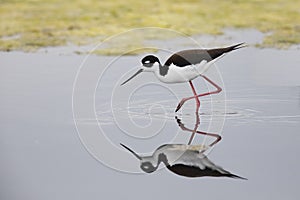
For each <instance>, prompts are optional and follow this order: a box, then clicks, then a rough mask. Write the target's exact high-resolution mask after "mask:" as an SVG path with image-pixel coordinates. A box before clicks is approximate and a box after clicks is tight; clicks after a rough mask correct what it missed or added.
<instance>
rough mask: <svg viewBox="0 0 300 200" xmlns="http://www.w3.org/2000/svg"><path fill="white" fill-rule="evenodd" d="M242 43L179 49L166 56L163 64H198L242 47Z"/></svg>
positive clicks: (181, 65)
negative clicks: (168, 56)
mask: <svg viewBox="0 0 300 200" xmlns="http://www.w3.org/2000/svg"><path fill="white" fill-rule="evenodd" d="M243 44H244V43H240V44H236V45H233V46H230V47H225V48H216V49H191V50H183V51H179V52H177V53H175V54H173V55H172V56H171V57H170V58H168V60H167V61H166V63H165V66H170V65H171V64H172V63H173V64H174V65H176V66H178V67H184V66H187V65H191V64H193V65H195V64H199V63H200V62H201V61H203V60H206V61H207V62H209V61H211V60H214V59H216V58H218V57H220V56H221V55H223V54H224V53H228V52H230V51H232V50H236V49H239V48H242V47H244V46H243Z"/></svg>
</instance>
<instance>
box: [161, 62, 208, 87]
mask: <svg viewBox="0 0 300 200" xmlns="http://www.w3.org/2000/svg"><path fill="white" fill-rule="evenodd" d="M210 65H211V63H210V62H207V61H206V60H203V61H201V63H199V64H197V65H188V66H185V67H178V66H176V65H174V64H171V65H170V66H169V70H168V72H167V74H166V75H165V76H162V75H161V74H159V73H156V76H157V77H158V79H159V80H160V81H162V82H164V83H184V82H188V81H190V80H193V79H195V78H197V77H198V76H200V75H201V74H203V73H204V72H205V71H206V70H207V69H208V68H209V67H210Z"/></svg>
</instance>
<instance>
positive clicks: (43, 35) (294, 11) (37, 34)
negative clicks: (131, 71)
mask: <svg viewBox="0 0 300 200" xmlns="http://www.w3.org/2000/svg"><path fill="white" fill-rule="evenodd" d="M0 4H1V6H0V17H1V26H0V38H1V39H0V50H1V51H11V50H23V51H34V50H37V49H39V48H41V47H47V46H62V45H67V44H68V43H74V44H77V45H85V44H89V43H92V42H95V41H101V40H103V39H104V38H106V37H109V36H111V35H114V34H118V33H120V32H123V31H126V30H128V29H131V28H140V27H161V28H169V29H173V30H176V31H179V32H183V33H185V34H188V35H193V34H222V30H223V29H224V28H227V27H233V28H255V29H258V30H260V31H262V32H264V33H270V34H268V36H267V37H266V38H265V39H264V42H263V44H262V45H263V46H268V47H278V48H282V47H288V46H290V45H291V44H299V43H300V24H299V22H300V9H299V6H298V5H300V1H299V0H267V1H260V0H256V1H253V0H252V1H242V0H235V1H233V0H231V1H217V0H200V1H192V0H190V1H187V0H185V1H176V0H166V1H159V0H153V1H138V0H127V1H123V0H115V1H98V0H84V1H82V0H72V1H69V0H65V1H59V0H23V1H17V0H0ZM153 37H154V38H155V37H156V36H155V35H154V36H153ZM157 38H159V36H157ZM129 39H130V38H129ZM130 40H134V38H132V39H130ZM136 45H137V46H138V47H139V46H141V44H140V43H138V42H137V44H136ZM105 52H108V53H110V54H113V53H114V51H113V50H108V51H103V52H102V53H104V54H105Z"/></svg>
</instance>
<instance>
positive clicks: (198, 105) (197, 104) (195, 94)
mask: <svg viewBox="0 0 300 200" xmlns="http://www.w3.org/2000/svg"><path fill="white" fill-rule="evenodd" d="M189 83H190V86H191V88H192V90H193V93H194V96H195V97H196V98H195V100H196V112H197V113H198V111H199V108H200V100H199V98H198V97H197V92H196V90H195V88H194V85H193V83H192V81H189Z"/></svg>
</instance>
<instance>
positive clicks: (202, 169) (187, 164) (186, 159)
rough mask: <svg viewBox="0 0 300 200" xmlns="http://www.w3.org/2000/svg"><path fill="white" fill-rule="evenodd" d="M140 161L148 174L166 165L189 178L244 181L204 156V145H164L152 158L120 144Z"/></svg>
mask: <svg viewBox="0 0 300 200" xmlns="http://www.w3.org/2000/svg"><path fill="white" fill-rule="evenodd" d="M120 145H121V146H122V147H124V148H125V149H127V150H128V151H129V152H131V153H132V154H133V155H134V156H135V157H136V158H137V159H138V160H140V168H141V169H142V170H143V171H144V172H146V173H152V172H154V171H156V170H157V169H158V167H159V165H160V163H164V164H165V166H166V167H167V169H168V170H170V171H171V172H173V173H175V174H177V175H179V176H184V177H188V178H196V177H205V176H209V177H229V178H236V179H244V180H247V179H246V178H244V177H241V176H238V175H235V174H232V173H230V172H229V171H226V170H224V169H223V168H222V167H220V166H217V165H215V164H214V163H213V162H212V161H210V160H209V159H208V157H207V156H206V155H205V154H204V151H205V150H206V149H207V147H206V146H204V145H186V144H164V145H161V146H160V147H158V148H157V149H156V150H155V151H154V153H153V154H152V155H151V156H140V155H138V154H137V153H135V152H134V151H133V150H131V149H130V148H129V147H127V146H125V145H124V144H122V143H120Z"/></svg>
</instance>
